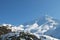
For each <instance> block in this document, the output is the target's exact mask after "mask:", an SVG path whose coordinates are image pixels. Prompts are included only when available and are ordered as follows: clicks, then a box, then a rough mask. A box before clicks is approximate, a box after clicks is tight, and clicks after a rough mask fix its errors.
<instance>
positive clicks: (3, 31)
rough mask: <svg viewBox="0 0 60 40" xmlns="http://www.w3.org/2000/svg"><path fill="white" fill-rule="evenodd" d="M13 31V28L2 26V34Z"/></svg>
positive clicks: (0, 30)
mask: <svg viewBox="0 0 60 40" xmlns="http://www.w3.org/2000/svg"><path fill="white" fill-rule="evenodd" d="M9 32H11V29H8V26H0V35H3V34H7V33H9Z"/></svg>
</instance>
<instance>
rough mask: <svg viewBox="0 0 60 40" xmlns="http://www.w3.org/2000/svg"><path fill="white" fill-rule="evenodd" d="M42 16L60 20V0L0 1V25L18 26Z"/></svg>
mask: <svg viewBox="0 0 60 40" xmlns="http://www.w3.org/2000/svg"><path fill="white" fill-rule="evenodd" d="M44 15H49V16H52V17H54V18H56V19H59V20H60V0H0V24H2V23H8V24H14V25H19V24H23V23H25V22H29V21H32V20H34V19H36V18H38V17H41V16H44Z"/></svg>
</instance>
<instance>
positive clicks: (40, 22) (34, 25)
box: [0, 16, 60, 40]
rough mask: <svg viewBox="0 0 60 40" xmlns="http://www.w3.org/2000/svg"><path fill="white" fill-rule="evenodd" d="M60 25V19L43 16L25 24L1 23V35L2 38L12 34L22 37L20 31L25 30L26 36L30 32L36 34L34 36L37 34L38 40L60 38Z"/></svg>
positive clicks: (55, 39) (59, 39) (57, 39)
mask: <svg viewBox="0 0 60 40" xmlns="http://www.w3.org/2000/svg"><path fill="white" fill-rule="evenodd" d="M59 26H60V21H59V20H57V19H54V18H53V17H49V16H43V17H40V18H38V19H36V20H34V21H31V22H29V23H26V24H24V25H19V26H14V25H11V24H3V25H0V31H1V32H0V34H1V35H0V36H1V37H2V40H4V38H6V37H7V38H9V37H10V36H18V37H19V38H20V35H21V34H20V32H23V33H24V35H25V36H26V34H27V33H28V35H31V36H32V35H34V37H35V36H36V37H37V39H38V40H60V32H59V31H60V27H59ZM2 28H4V29H5V30H6V32H7V30H10V32H7V33H5V32H4V31H3V30H2ZM2 33H3V34H2ZM4 33H5V34H4ZM23 40H24V39H23ZM28 40H29V39H28ZM31 40H33V39H31ZM34 40H35V38H34Z"/></svg>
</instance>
